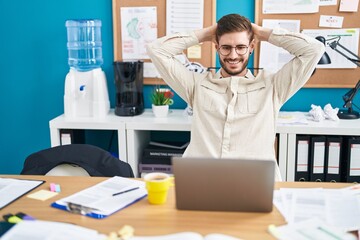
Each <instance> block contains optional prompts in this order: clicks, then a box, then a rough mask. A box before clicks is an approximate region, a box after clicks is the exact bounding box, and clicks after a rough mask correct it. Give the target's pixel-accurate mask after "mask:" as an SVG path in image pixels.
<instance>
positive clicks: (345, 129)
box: [49, 109, 360, 181]
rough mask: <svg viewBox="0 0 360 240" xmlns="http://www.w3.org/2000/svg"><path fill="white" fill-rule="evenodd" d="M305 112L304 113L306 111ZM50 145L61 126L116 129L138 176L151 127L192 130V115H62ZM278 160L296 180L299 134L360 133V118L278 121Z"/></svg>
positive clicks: (283, 170)
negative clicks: (69, 117)
mask: <svg viewBox="0 0 360 240" xmlns="http://www.w3.org/2000/svg"><path fill="white" fill-rule="evenodd" d="M303 114H305V113H303ZM49 125H50V137H51V146H57V145H60V130H61V129H92V130H116V131H117V132H118V144H119V146H118V148H119V158H120V159H121V160H123V161H126V162H128V163H129V164H130V165H131V167H132V169H133V171H134V174H135V175H136V176H139V175H138V163H139V161H140V160H141V156H142V151H143V149H144V148H145V147H146V145H147V144H148V143H149V141H150V133H151V131H190V130H191V117H189V116H187V115H186V114H185V113H184V110H171V112H170V113H169V115H168V117H166V118H155V117H154V115H153V113H152V112H151V109H146V110H145V112H144V113H143V114H141V115H138V116H133V117H120V116H116V115H115V114H114V111H110V113H109V114H108V116H106V117H105V118H103V119H81V120H76V121H75V120H67V119H65V117H64V116H63V115H61V116H59V117H57V118H54V119H52V120H51V121H50V123H49ZM276 132H277V133H278V136H279V137H278V158H279V159H278V161H279V168H280V172H281V176H282V178H283V180H286V181H294V174H295V150H296V135H297V134H308V135H351V136H360V120H359V119H358V120H340V121H339V122H333V121H328V120H325V121H323V122H320V123H317V122H312V121H308V123H307V124H306V125H295V124H294V125H291V124H289V125H278V126H277V128H276Z"/></svg>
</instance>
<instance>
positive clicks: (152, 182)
mask: <svg viewBox="0 0 360 240" xmlns="http://www.w3.org/2000/svg"><path fill="white" fill-rule="evenodd" d="M144 180H145V183H146V189H147V192H148V201H149V203H151V204H164V203H166V200H167V195H168V191H169V187H170V186H174V177H171V176H170V175H169V174H166V173H161V172H153V173H148V174H146V175H145V177H144Z"/></svg>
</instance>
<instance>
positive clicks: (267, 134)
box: [147, 14, 325, 181]
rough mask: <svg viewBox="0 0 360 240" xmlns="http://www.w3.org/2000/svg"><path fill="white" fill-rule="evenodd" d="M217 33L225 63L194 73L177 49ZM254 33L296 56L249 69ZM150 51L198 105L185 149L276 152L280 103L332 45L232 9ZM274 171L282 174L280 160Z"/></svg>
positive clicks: (269, 155) (217, 153) (196, 153)
mask: <svg viewBox="0 0 360 240" xmlns="http://www.w3.org/2000/svg"><path fill="white" fill-rule="evenodd" d="M205 41H213V42H214V43H215V47H216V50H217V52H218V55H219V59H220V63H221V69H220V71H218V72H217V73H216V74H213V73H211V72H206V73H195V72H191V71H189V70H187V69H186V68H185V67H184V66H183V65H182V64H181V63H180V62H179V61H178V60H177V59H176V58H175V56H176V55H178V54H181V53H182V52H183V50H185V49H187V48H188V47H191V46H193V45H196V44H199V43H201V42H205ZM255 41H268V42H270V43H271V44H273V45H275V46H278V47H282V48H284V49H285V50H287V51H288V52H290V53H291V54H292V55H294V58H293V59H292V60H291V61H290V62H289V63H287V64H286V65H285V66H283V68H282V69H280V70H279V71H278V72H276V73H271V72H268V71H266V70H263V71H261V72H260V73H259V74H258V75H257V76H256V77H254V76H253V74H252V73H251V72H250V71H249V70H248V69H247V64H248V60H249V57H250V55H251V54H252V52H253V50H254V47H255ZM147 50H148V54H149V56H150V58H151V60H152V62H153V63H154V64H155V66H156V68H157V70H158V71H159V73H160V74H161V76H162V78H163V79H164V80H165V82H166V83H167V84H168V85H169V86H170V87H171V88H172V89H174V91H176V92H177V94H179V96H181V97H182V98H183V99H184V100H185V101H186V102H187V103H188V104H189V105H190V106H191V107H192V110H193V119H192V125H191V141H190V144H189V146H188V147H187V149H186V151H185V153H184V155H183V156H184V157H185V156H192V157H213V158H247V159H249V158H251V159H273V160H274V161H275V149H274V141H275V134H276V119H277V117H278V113H279V110H280V108H281V106H282V105H283V104H284V103H285V102H286V101H287V100H288V99H289V98H290V97H291V96H292V95H293V94H294V93H295V92H296V91H298V90H299V89H300V88H301V87H302V86H303V85H304V84H305V83H306V81H307V80H308V79H309V78H310V76H311V74H312V72H313V71H314V69H315V67H316V64H317V62H318V61H319V59H320V57H321V56H322V54H323V53H324V51H325V47H324V45H323V44H322V43H321V42H319V41H317V40H316V39H313V38H310V37H307V36H305V35H302V34H298V33H290V32H287V31H286V30H284V29H274V30H270V29H266V28H263V27H260V26H258V25H256V24H252V23H251V22H250V21H249V20H248V19H246V18H244V17H242V16H240V15H237V14H230V15H226V16H224V17H222V18H221V19H220V20H219V21H218V23H217V24H216V25H214V26H211V27H207V28H204V29H201V30H197V31H193V32H187V33H177V34H174V35H172V36H166V37H163V38H160V39H158V40H156V41H155V42H153V43H151V44H149V45H148V47H147ZM275 179H276V180H277V181H281V175H280V171H279V168H278V167H277V168H276V173H275Z"/></svg>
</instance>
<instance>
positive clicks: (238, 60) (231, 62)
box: [225, 59, 240, 65]
mask: <svg viewBox="0 0 360 240" xmlns="http://www.w3.org/2000/svg"><path fill="white" fill-rule="evenodd" d="M225 61H226V62H227V63H229V64H230V65H236V64H238V63H240V59H235V60H225Z"/></svg>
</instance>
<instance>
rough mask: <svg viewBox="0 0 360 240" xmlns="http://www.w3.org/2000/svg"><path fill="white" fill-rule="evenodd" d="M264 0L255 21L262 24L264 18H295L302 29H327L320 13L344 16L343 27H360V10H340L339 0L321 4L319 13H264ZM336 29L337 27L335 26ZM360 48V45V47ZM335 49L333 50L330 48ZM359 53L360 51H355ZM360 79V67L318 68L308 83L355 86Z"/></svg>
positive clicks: (257, 58)
mask: <svg viewBox="0 0 360 240" xmlns="http://www.w3.org/2000/svg"><path fill="white" fill-rule="evenodd" d="M262 3H263V0H259V1H256V6H255V22H256V23H257V24H259V25H262V20H263V19H294V20H297V19H299V20H300V31H301V30H303V29H327V28H321V27H319V19H320V15H330V16H342V17H344V21H343V27H342V28H360V21H359V19H360V13H359V12H339V11H338V9H339V1H338V3H337V5H334V6H320V7H319V12H317V13H306V14H263V13H262ZM334 29H335V28H334ZM359 44H360V41H359ZM259 49H260V44H258V46H257V47H256V54H255V57H254V63H255V66H256V67H257V66H259ZM359 49H360V47H359ZM330 51H333V50H330ZM355 54H357V55H359V53H355ZM359 79H360V68H359V67H358V68H351V69H319V68H317V69H316V73H315V74H314V75H313V76H312V77H311V78H310V80H309V81H308V82H307V83H306V85H305V87H309V88H310V87H311V88H353V87H354V86H355V85H356V83H357V82H358V81H359Z"/></svg>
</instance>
